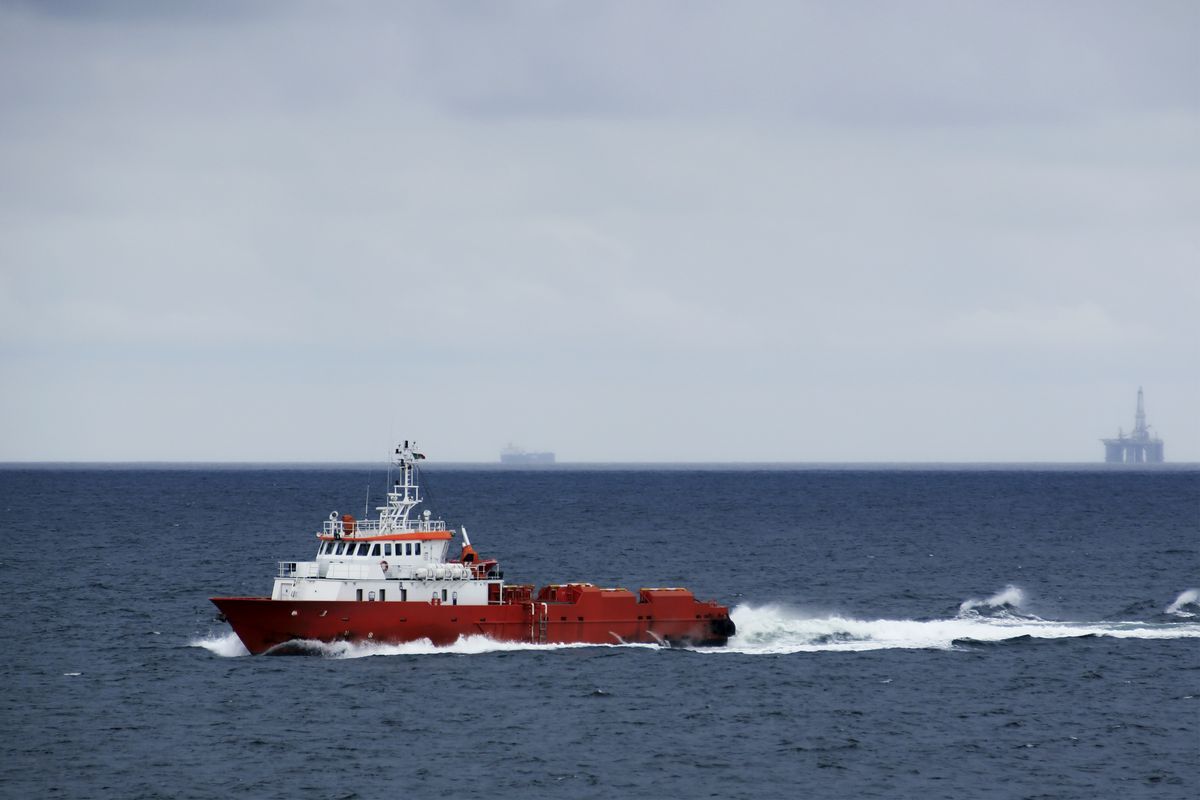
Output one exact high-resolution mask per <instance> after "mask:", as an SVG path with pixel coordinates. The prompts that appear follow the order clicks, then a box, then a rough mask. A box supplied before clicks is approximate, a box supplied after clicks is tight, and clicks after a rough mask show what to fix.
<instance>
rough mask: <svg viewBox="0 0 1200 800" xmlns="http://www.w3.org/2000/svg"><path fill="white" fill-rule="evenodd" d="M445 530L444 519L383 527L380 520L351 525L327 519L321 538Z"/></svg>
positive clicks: (338, 520)
mask: <svg viewBox="0 0 1200 800" xmlns="http://www.w3.org/2000/svg"><path fill="white" fill-rule="evenodd" d="M444 530H446V520H444V519H419V520H409V521H408V523H407V524H405V525H391V524H389V525H387V526H386V527H384V526H383V525H382V524H381V521H380V520H377V519H364V520H355V521H354V522H353V523H349V522H343V521H342V520H340V519H327V520H325V522H324V524H323V525H322V526H321V534H322V535H323V536H340V537H345V538H353V537H356V536H375V535H378V534H380V533H385V532H386V533H433V532H437V531H444Z"/></svg>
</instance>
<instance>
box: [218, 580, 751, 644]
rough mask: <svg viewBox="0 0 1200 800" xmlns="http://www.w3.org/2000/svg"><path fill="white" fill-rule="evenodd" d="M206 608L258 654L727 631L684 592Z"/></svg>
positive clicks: (225, 601) (706, 636) (562, 590)
mask: <svg viewBox="0 0 1200 800" xmlns="http://www.w3.org/2000/svg"><path fill="white" fill-rule="evenodd" d="M212 602H213V603H214V604H216V606H217V608H219V609H220V610H221V613H222V614H223V615H224V616H225V618H226V619H227V620H228V621H229V624H230V625H231V626H232V627H233V630H234V632H235V633H237V635H238V637H239V638H240V639H241V640H242V643H243V644H245V645H246V648H247V649H248V650H249V651H250V652H251V653H254V654H256V655H257V654H259V653H263V652H266V651H267V650H270V649H271V648H273V647H276V646H277V645H280V644H283V643H285V642H289V641H294V640H303V639H315V640H318V641H324V642H333V641H351V642H364V641H374V642H388V643H400V642H411V641H416V640H418V639H429V640H430V641H432V642H433V643H434V644H436V645H447V644H451V643H453V642H455V641H456V640H457V639H458V638H459V637H460V636H472V635H483V636H488V637H490V638H492V639H497V640H501V641H515V642H533V643H543V642H545V643H584V644H619V643H622V642H664V641H666V642H686V643H691V644H698V645H723V644H725V642H726V640H727V639H728V638H729V636H731V635H733V632H734V628H733V623H732V621H730V619H729V609H727V608H726V607H724V606H721V605H717V604H716V603H711V602H701V601H698V600H696V599H695V598H694V597H692V593H691V592H688V591H686V590H682V589H643V590H642V591H641V593H640V595H639V596H637V597H635V596H634V595H633V594H632V593H631V592H628V591H626V590H623V589H620V590H609V589H599V588H597V587H594V586H588V585H580V584H572V585H569V586H561V587H546V588H545V589H543V590H542V592H541V593H540V594H539V595H538V597H537V599H528V597H525V598H520V599H519V600H513V601H508V602H505V603H497V604H490V605H473V606H470V605H435V604H432V603H428V602H363V601H357V602H356V601H345V600H340V601H330V602H325V601H319V600H271V599H270V598H266V597H214V598H212Z"/></svg>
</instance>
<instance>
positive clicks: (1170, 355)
mask: <svg viewBox="0 0 1200 800" xmlns="http://www.w3.org/2000/svg"><path fill="white" fill-rule="evenodd" d="M164 8H165V9H167V10H164ZM213 8H214V7H212V6H209V5H206V4H197V5H180V4H169V5H168V6H165V7H164V6H163V5H162V4H139V3H121V4H114V5H100V6H94V5H91V4H79V5H72V4H67V5H53V6H50V7H49V11H47V10H46V9H45V8H44V7H42V6H39V5H25V4H9V5H5V6H0V70H2V71H3V74H5V75H8V76H12V79H11V80H9V81H5V82H3V83H2V84H0V185H3V186H4V190H3V191H2V192H0V375H2V376H3V379H4V383H5V385H6V386H7V387H8V390H7V391H6V392H5V395H4V397H3V399H2V400H0V413H3V415H4V418H5V419H6V420H7V421H6V423H5V425H6V430H5V436H4V437H3V440H4V442H5V446H4V447H3V448H0V458H8V459H22V458H91V459H103V458H167V459H175V458H183V459H186V458H211V459H226V458H228V459H240V458H263V459H275V458H295V459H313V458H367V457H371V456H373V455H375V454H376V453H377V452H381V451H382V448H383V447H385V446H386V441H385V439H386V437H387V435H388V434H389V433H393V432H394V433H402V434H406V435H418V434H419V435H421V436H422V437H423V439H424V440H425V441H426V442H428V443H429V444H430V446H431V449H432V450H434V452H437V453H438V455H439V456H442V457H449V458H490V457H492V456H493V455H494V451H495V450H496V449H497V448H498V447H499V445H500V444H502V443H503V442H504V441H506V440H508V439H510V438H515V439H519V440H522V441H524V442H525V443H527V444H529V445H531V446H548V447H554V448H557V449H558V450H559V451H560V453H561V454H562V455H563V456H564V457H567V458H574V459H689V458H711V457H718V456H723V457H725V458H739V459H773V460H823V459H824V460H892V459H895V460H906V459H946V460H987V459H1056V460H1094V459H1095V458H1096V457H1097V454H1098V448H1099V445H1098V443H1097V442H1096V441H1095V440H1096V438H1097V437H1099V436H1101V435H1109V434H1111V432H1112V429H1115V427H1116V426H1117V425H1119V424H1124V425H1126V427H1128V424H1129V418H1130V417H1131V414H1132V399H1131V398H1132V396H1133V392H1134V390H1135V388H1136V386H1137V384H1138V383H1143V384H1145V385H1146V387H1147V392H1148V402H1149V404H1150V409H1149V410H1150V417H1151V422H1152V423H1156V424H1157V425H1158V426H1159V427H1160V429H1161V430H1162V433H1163V434H1164V436H1165V437H1166V438H1167V444H1168V455H1169V456H1170V457H1172V458H1173V459H1180V458H1189V459H1193V460H1198V459H1200V429H1198V428H1197V423H1196V422H1195V415H1194V413H1193V411H1192V409H1194V408H1195V407H1197V403H1198V402H1200V381H1198V379H1197V376H1196V372H1195V364H1196V363H1197V358H1196V357H1197V355H1198V352H1197V351H1198V349H1200V336H1198V335H1197V334H1198V332H1200V331H1198V325H1197V323H1196V320H1195V314H1194V308H1195V306H1196V303H1197V300H1200V297H1198V295H1200V278H1197V275H1200V271H1198V270H1197V266H1200V265H1198V264H1197V256H1196V253H1197V252H1200V249H1198V248H1197V244H1200V242H1197V228H1196V220H1197V219H1198V213H1200V190H1197V188H1196V187H1197V186H1200V180H1197V178H1198V177H1200V175H1198V174H1197V172H1198V171H1200V170H1198V168H1200V147H1198V146H1197V142H1200V135H1198V134H1200V113H1198V108H1197V105H1198V104H1197V99H1198V98H1197V96H1196V88H1195V82H1194V79H1193V76H1194V75H1195V74H1196V73H1197V70H1196V67H1197V66H1198V65H1197V63H1196V60H1197V56H1196V54H1195V48H1193V47H1192V46H1191V44H1192V40H1193V38H1194V36H1193V34H1194V32H1195V29H1196V22H1197V14H1196V12H1195V11H1194V10H1193V6H1192V5H1190V4H1183V3H1179V4H1169V3H1161V4H1152V5H1150V6H1139V7H1134V6H1129V5H1127V4H1111V5H1106V4H1096V3H1088V4H1041V3H1030V4H1020V3H1017V4H1005V5H1004V6H997V5H996V4H971V3H951V4H903V5H895V6H881V7H878V8H872V9H869V10H866V9H864V8H849V7H843V6H841V5H836V4H755V5H751V6H750V7H749V9H748V10H747V9H741V10H735V9H733V8H732V7H729V6H727V5H725V4H704V3H686V4H621V3H611V4H557V3H528V4H510V5H505V6H503V7H499V6H495V5H493V4H476V5H471V4H467V5H462V4H458V5H454V6H446V5H444V4H405V5H403V6H401V7H398V8H397V7H393V5H392V4H360V5H355V6H353V7H346V6H337V7H334V6H329V5H326V4H319V3H314V4H307V5H306V4H262V5H253V6H249V5H244V4H230V5H228V6H217V7H215V10H213ZM184 420H186V424H181V423H182V422H183V421H184ZM397 429H398V430H397ZM718 439H719V440H720V441H721V442H722V444H721V446H719V447H717V446H716V445H715V444H714V441H715V440H718Z"/></svg>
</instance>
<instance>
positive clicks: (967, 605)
mask: <svg viewBox="0 0 1200 800" xmlns="http://www.w3.org/2000/svg"><path fill="white" fill-rule="evenodd" d="M1024 604H1025V592H1023V591H1021V589H1020V587H1017V586H1013V585H1012V584H1011V583H1010V584H1009V585H1008V586H1005V587H1004V588H1003V589H1001V590H1000V591H998V592H996V593H995V594H994V595H992V596H991V597H989V598H987V599H985V600H980V599H979V598H972V599H970V600H964V601H963V602H962V605H960V606H959V607H958V613H959V614H966V613H967V612H969V611H975V612H978V611H979V609H985V610H990V609H1007V608H1020V607H1021V606H1023V605H1024Z"/></svg>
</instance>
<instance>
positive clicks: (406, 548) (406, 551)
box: [404, 542, 412, 556]
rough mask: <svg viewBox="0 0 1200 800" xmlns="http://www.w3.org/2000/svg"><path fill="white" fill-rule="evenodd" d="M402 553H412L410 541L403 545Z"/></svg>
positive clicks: (408, 554) (409, 554) (407, 554)
mask: <svg viewBox="0 0 1200 800" xmlns="http://www.w3.org/2000/svg"><path fill="white" fill-rule="evenodd" d="M404 555H406V556H411V555H412V542H408V543H407V544H405V545H404Z"/></svg>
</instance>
